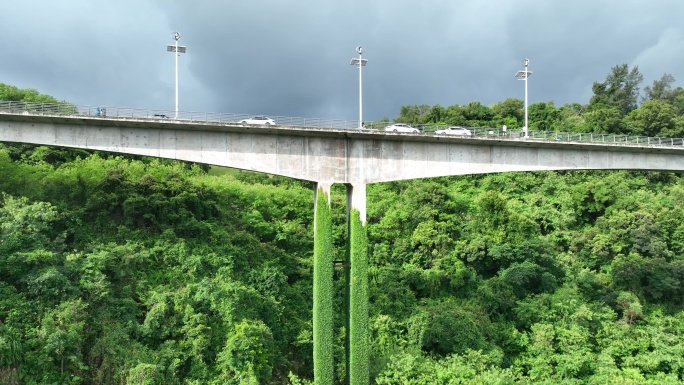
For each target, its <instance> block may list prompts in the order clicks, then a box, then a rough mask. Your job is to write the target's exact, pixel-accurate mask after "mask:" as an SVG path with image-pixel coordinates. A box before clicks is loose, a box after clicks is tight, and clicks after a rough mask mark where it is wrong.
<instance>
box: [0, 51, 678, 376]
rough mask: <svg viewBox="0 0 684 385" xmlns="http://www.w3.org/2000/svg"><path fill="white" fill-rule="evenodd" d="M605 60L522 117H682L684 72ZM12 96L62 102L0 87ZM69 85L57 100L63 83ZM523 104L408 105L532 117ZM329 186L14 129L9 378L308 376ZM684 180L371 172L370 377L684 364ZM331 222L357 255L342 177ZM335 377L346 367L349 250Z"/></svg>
mask: <svg viewBox="0 0 684 385" xmlns="http://www.w3.org/2000/svg"><path fill="white" fill-rule="evenodd" d="M642 82H643V76H642V75H641V74H640V73H639V71H638V68H636V67H634V68H631V69H630V68H629V67H628V66H627V65H618V66H615V67H613V68H612V69H611V70H610V72H609V73H608V75H607V76H606V78H605V80H604V81H602V82H598V81H597V82H595V83H594V85H593V92H594V95H593V97H592V98H591V100H590V101H588V103H586V104H568V105H564V106H561V107H555V106H554V104H553V103H552V102H548V103H534V104H532V105H530V107H529V114H530V115H529V116H530V118H529V119H530V128H531V129H543V130H558V131H574V132H597V133H625V134H627V133H629V134H630V135H649V136H669V137H672V136H679V137H682V136H684V89H682V88H681V87H675V79H674V78H672V76H670V75H668V74H665V75H663V76H662V78H661V79H659V80H657V81H655V82H653V84H652V85H648V86H646V87H644V88H643V90H642V89H641V88H640V87H641V83H642ZM0 100H13V101H38V102H50V103H60V102H59V101H58V100H57V99H55V98H53V97H51V96H47V95H43V94H40V93H38V92H37V91H35V90H24V89H19V88H17V87H14V86H10V85H5V84H0ZM61 103H66V102H61ZM523 119H524V118H523V102H522V101H521V100H518V99H508V100H505V101H503V102H500V103H497V104H494V105H492V106H484V105H482V104H480V103H478V102H471V103H468V104H466V105H462V106H459V105H454V106H449V107H447V108H444V107H441V106H439V105H437V106H432V107H430V106H425V105H420V106H404V107H401V110H400V113H399V115H398V117H397V118H396V119H394V121H396V122H406V123H413V124H425V123H445V124H458V125H464V126H471V127H497V126H500V125H502V124H506V125H508V127H511V128H515V127H521V126H522V123H523ZM314 187H315V186H314V184H313V183H311V182H306V181H298V180H293V179H288V178H283V177H278V176H273V175H265V174H258V173H253V172H246V171H240V170H232V169H218V168H212V167H209V166H207V165H199V164H190V163H184V162H178V161H172V160H164V159H155V158H147V157H135V156H122V155H118V154H113V153H104V152H89V151H82V150H74V149H63V148H51V147H44V146H30V145H24V144H13V143H0V260H1V262H0V383H2V384H126V385H129V384H130V385H133V384H140V385H143V384H198V385H199V384H293V385H300V384H301V385H304V384H310V383H312V381H313V343H312V341H313V331H312V308H313V302H312V292H313V255H314V238H313V226H314ZM683 201H684V178H682V175H681V174H680V173H666V172H660V173H658V172H632V171H591V172H590V171H573V172H524V173H502V174H489V175H468V176H460V177H444V178H432V179H420V180H410V181H402V182H391V183H382V184H373V185H369V186H368V187H367V202H368V206H367V225H366V234H367V245H365V246H364V247H367V253H368V280H369V291H368V295H369V298H370V305H369V309H368V310H369V335H370V346H369V349H370V357H371V360H370V363H369V370H370V375H371V382H372V383H375V384H385V385H389V384H409V385H413V384H415V385H428V384H443V385H447V384H597V385H598V384H622V385H627V384H682V383H684V220H683V219H684V205H683V204H682V202H683ZM329 214H330V216H331V219H332V231H331V234H332V238H333V244H334V246H335V247H334V253H335V254H336V257H335V259H336V260H344V253H345V243H346V232H347V224H346V197H345V187H344V186H342V185H339V186H338V185H334V186H333V188H332V206H331V209H330V210H329ZM334 274H335V281H334V287H333V292H334V293H333V295H334V297H333V298H334V305H333V306H334V315H335V319H334V324H335V328H334V341H336V342H335V344H334V346H332V347H331V349H332V354H333V357H334V362H335V365H334V375H333V377H334V381H335V383H336V384H343V383H344V379H345V377H346V375H347V374H346V370H347V369H346V366H345V362H346V360H345V357H344V355H345V346H344V336H345V330H344V324H345V322H344V319H343V314H344V306H345V303H344V296H343V292H344V288H345V279H344V270H343V268H341V267H335V270H334Z"/></svg>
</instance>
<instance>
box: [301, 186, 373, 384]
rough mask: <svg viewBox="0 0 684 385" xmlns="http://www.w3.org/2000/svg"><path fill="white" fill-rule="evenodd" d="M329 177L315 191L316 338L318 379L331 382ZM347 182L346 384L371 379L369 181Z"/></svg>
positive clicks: (331, 245)
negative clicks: (367, 197)
mask: <svg viewBox="0 0 684 385" xmlns="http://www.w3.org/2000/svg"><path fill="white" fill-rule="evenodd" d="M330 187H331V184H329V183H318V184H317V186H316V193H315V195H314V202H315V206H314V207H315V209H314V210H315V214H314V282H313V296H314V298H313V343H314V382H315V384H316V385H329V384H330V385H332V383H333V381H334V375H333V373H334V357H333V342H334V341H333V339H334V333H333V331H334V325H333V295H334V293H333V290H334V288H333V269H334V265H335V264H336V262H337V261H334V260H333V244H332V216H331V209H330V190H331V189H330ZM346 187H347V252H346V253H345V255H346V258H345V260H344V261H339V262H341V264H340V265H341V266H342V267H343V268H344V269H345V274H344V275H345V281H346V290H345V292H344V296H345V305H346V309H345V313H346V314H345V320H346V322H345V325H344V326H345V331H346V341H345V356H346V358H345V359H346V367H347V378H346V383H347V384H352V385H356V384H363V385H366V384H368V382H369V379H370V374H369V359H370V357H369V336H368V246H367V245H368V241H367V237H366V227H365V221H366V218H365V216H366V214H365V213H366V185H365V184H361V183H359V184H346Z"/></svg>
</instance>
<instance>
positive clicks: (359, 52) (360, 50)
mask: <svg viewBox="0 0 684 385" xmlns="http://www.w3.org/2000/svg"><path fill="white" fill-rule="evenodd" d="M356 53H358V54H359V55H361V54H362V53H363V47H361V46H358V47H356Z"/></svg>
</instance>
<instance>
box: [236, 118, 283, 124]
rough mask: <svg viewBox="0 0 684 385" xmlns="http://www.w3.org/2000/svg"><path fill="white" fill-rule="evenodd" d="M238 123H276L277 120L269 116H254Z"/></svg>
mask: <svg viewBox="0 0 684 385" xmlns="http://www.w3.org/2000/svg"><path fill="white" fill-rule="evenodd" d="M238 123H240V124H265V125H267V126H268V125H275V120H273V119H271V118H267V117H265V116H253V117H251V118H249V119H242V120H241V121H239V122H238Z"/></svg>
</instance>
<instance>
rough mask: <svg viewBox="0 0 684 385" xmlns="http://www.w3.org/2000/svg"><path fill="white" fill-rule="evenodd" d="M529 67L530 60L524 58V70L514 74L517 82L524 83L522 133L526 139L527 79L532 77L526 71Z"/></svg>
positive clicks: (529, 72)
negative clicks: (522, 81)
mask: <svg viewBox="0 0 684 385" xmlns="http://www.w3.org/2000/svg"><path fill="white" fill-rule="evenodd" d="M529 65H530V60H529V59H527V58H525V60H523V66H524V67H525V69H524V70H522V71H518V72H516V74H515V77H516V78H518V80H524V81H525V126H524V127H523V133H524V134H525V137H526V138H527V129H528V127H529V126H528V125H527V123H528V122H527V78H529V77H530V75H532V71H528V70H527V67H528V66H529Z"/></svg>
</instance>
